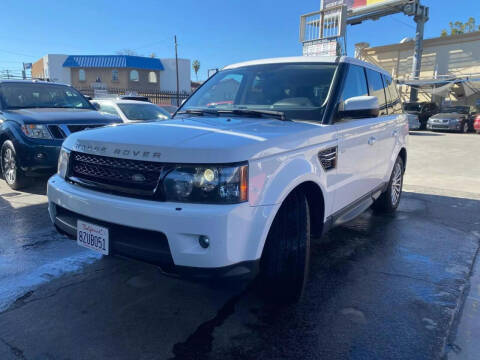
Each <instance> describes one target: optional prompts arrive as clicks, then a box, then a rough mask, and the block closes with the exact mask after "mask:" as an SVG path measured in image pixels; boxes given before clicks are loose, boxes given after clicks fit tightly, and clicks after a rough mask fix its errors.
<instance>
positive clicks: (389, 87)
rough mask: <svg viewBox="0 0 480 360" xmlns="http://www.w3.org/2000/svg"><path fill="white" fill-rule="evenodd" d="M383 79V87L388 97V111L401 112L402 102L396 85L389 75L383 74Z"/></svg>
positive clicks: (391, 112)
mask: <svg viewBox="0 0 480 360" xmlns="http://www.w3.org/2000/svg"><path fill="white" fill-rule="evenodd" d="M383 80H384V82H385V89H386V93H387V98H388V113H389V114H401V113H402V102H401V100H400V95H399V94H398V91H397V87H396V86H395V84H394V82H393V80H392V78H391V77H390V76H385V75H383Z"/></svg>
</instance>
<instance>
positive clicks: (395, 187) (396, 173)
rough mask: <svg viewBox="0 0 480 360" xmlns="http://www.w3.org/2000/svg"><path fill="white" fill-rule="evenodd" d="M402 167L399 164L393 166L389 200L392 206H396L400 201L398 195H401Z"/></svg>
mask: <svg viewBox="0 0 480 360" xmlns="http://www.w3.org/2000/svg"><path fill="white" fill-rule="evenodd" d="M402 182H403V178H402V167H401V165H400V164H399V163H397V164H395V169H394V170H393V178H392V185H391V186H392V191H391V194H390V196H391V200H392V205H394V206H396V205H397V203H398V201H399V200H400V194H401V193H402Z"/></svg>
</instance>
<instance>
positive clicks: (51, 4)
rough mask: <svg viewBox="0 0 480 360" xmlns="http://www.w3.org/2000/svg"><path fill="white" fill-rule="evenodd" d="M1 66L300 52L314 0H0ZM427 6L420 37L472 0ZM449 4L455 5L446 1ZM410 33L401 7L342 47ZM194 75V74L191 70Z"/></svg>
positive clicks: (479, 11) (463, 15) (210, 63)
mask: <svg viewBox="0 0 480 360" xmlns="http://www.w3.org/2000/svg"><path fill="white" fill-rule="evenodd" d="M0 2H1V4H0V12H1V13H2V30H1V31H0V70H5V69H9V70H17V71H18V70H20V69H21V67H22V62H34V61H36V60H38V59H39V58H40V57H42V56H43V55H45V54H48V53H50V54H69V55H73V54H79V55H95V54H98V55H100V54H101V55H106V54H115V53H116V52H117V51H120V50H123V49H130V50H134V51H136V52H137V53H138V54H139V55H145V56H149V55H150V54H152V53H154V54H155V55H156V56H157V57H160V58H170V57H174V56H175V52H174V42H173V37H174V35H177V39H178V55H179V57H182V58H188V59H191V60H192V61H193V60H195V59H198V60H199V61H200V71H199V73H198V78H199V80H203V79H205V78H206V77H207V71H208V69H212V68H221V67H223V66H225V65H228V64H231V63H235V62H239V61H244V60H251V59H259V58H266V57H277V56H296V55H301V53H302V47H301V44H300V43H299V41H298V37H299V21H300V15H302V14H305V13H309V12H312V11H316V10H318V9H319V7H320V0H296V1H286V0H277V1H271V0H222V1H220V0H181V1H178V0H177V1H176V0H168V1H167V0H139V1H131V0H115V1H113V0H75V1H73V0H42V1H38V0H29V1H27V0H0ZM422 3H423V4H424V5H427V6H429V7H430V20H429V21H428V23H427V24H426V28H425V37H426V38H431V37H436V36H439V35H440V32H441V30H442V29H444V28H447V27H448V23H449V22H450V21H457V20H461V21H467V20H468V18H469V17H470V16H475V15H477V16H478V17H477V19H476V20H477V24H480V1H478V0H455V1H451V0H422ZM452 4H454V6H452ZM414 36H415V23H414V21H413V19H412V18H411V17H407V16H405V15H403V14H396V15H391V16H388V17H385V18H382V19H380V20H377V21H367V22H365V23H363V24H361V25H356V26H349V27H348V29H347V49H348V55H351V56H353V52H354V44H355V43H358V42H362V41H366V42H369V43H370V45H371V46H376V45H385V44H391V43H397V42H399V41H400V40H402V39H403V38H405V37H414ZM192 80H195V75H194V73H193V71H192Z"/></svg>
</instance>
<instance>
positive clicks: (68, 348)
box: [0, 133, 480, 360]
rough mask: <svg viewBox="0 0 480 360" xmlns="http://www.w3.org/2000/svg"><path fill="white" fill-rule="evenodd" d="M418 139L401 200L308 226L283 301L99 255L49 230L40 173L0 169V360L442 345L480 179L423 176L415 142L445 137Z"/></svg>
mask: <svg viewBox="0 0 480 360" xmlns="http://www.w3.org/2000/svg"><path fill="white" fill-rule="evenodd" d="M419 134H421V133H419ZM446 136H447V140H442V141H450V139H453V140H452V141H455V139H456V138H455V136H456V135H454V136H453V137H450V134H448V135H446ZM458 136H462V135H458ZM467 136H470V135H467ZM472 136H475V135H472ZM425 138H427V137H426V136H425V137H422V136H416V137H413V136H412V138H411V152H410V157H409V170H408V171H409V173H408V175H407V178H406V189H407V192H405V193H404V197H403V199H402V203H401V206H400V209H399V211H398V212H397V213H396V214H395V215H393V216H376V215H374V214H373V213H372V212H367V213H365V214H363V215H362V216H361V217H360V218H358V219H356V220H354V221H353V222H351V223H349V224H347V225H346V226H343V227H340V228H337V229H334V230H332V231H331V232H330V233H329V234H328V235H327V236H326V237H324V238H323V239H315V242H314V244H313V245H312V252H313V256H312V264H311V274H310V275H311V276H310V280H309V282H308V285H307V290H306V295H305V297H304V299H303V300H302V302H301V303H300V304H298V305H296V306H291V307H274V306H271V305H269V304H266V303H264V302H263V301H262V299H261V298H260V297H259V296H258V295H257V294H258V292H257V291H256V284H255V283H253V284H249V285H243V286H240V285H235V284H208V285H205V284H196V283H191V282H184V281H180V280H177V279H173V278H169V277H165V276H163V275H161V274H160V272H159V271H158V269H156V268H155V267H153V266H149V265H145V264H142V263H138V262H134V261H128V260H124V259H117V258H108V257H104V258H101V257H98V256H96V255H93V254H92V253H91V252H90V251H88V250H83V249H80V248H78V247H77V246H76V244H75V243H74V242H73V241H71V240H68V239H65V238H64V237H62V236H60V235H57V234H56V232H55V230H54V228H53V227H52V226H51V225H50V223H49V219H48V213H47V211H46V208H47V206H46V200H45V197H44V196H43V195H42V194H43V193H44V183H43V184H42V183H40V184H39V185H38V186H37V187H36V188H34V189H29V191H30V192H29V193H22V192H15V191H11V190H9V189H8V188H7V187H6V186H5V184H4V183H3V182H1V181H0V195H1V197H0V359H2V360H3V359H35V360H37V359H49V360H51V359H250V358H255V359H283V358H285V359H319V358H325V359H438V358H441V357H442V356H443V355H444V353H445V352H446V351H447V350H449V349H452V348H455V346H456V344H457V343H459V341H458V339H455V334H456V332H455V329H456V320H457V318H458V314H459V310H460V309H461V308H462V305H463V302H464V299H465V298H467V293H468V285H469V280H470V279H469V277H470V273H471V270H472V267H473V265H474V260H475V257H476V255H477V251H478V246H479V241H480V216H479V214H480V187H478V191H476V192H475V189H476V188H475V186H474V185H475V184H476V183H475V181H476V180H475V177H476V175H475V171H477V170H475V169H472V170H469V167H468V166H465V171H464V172H463V173H462V176H463V177H468V174H469V173H471V174H472V176H471V177H470V178H468V181H467V182H466V183H467V184H468V185H469V186H470V187H468V188H467V187H465V188H456V189H452V188H451V187H450V186H449V183H445V184H444V183H442V182H441V181H436V182H435V184H436V186H428V185H429V184H428V181H430V180H429V179H427V178H425V177H423V175H422V176H420V175H418V172H419V171H426V172H428V171H429V169H428V168H424V165H423V159H420V154H422V153H423V152H424V149H423V147H428V148H431V147H432V146H439V147H441V146H443V144H444V143H442V142H441V141H440V138H442V137H428V140H425ZM468 141H476V140H475V138H473V137H468ZM477 144H478V145H477V146H478V147H479V148H477V151H476V153H477V154H480V137H478V143H477ZM462 146H463V145H461V144H460V149H459V150H458V151H470V150H471V149H472V148H471V144H468V146H469V148H468V149H467V148H465V149H464V150H462ZM447 160H448V159H447ZM477 160H478V159H473V160H472V161H477ZM445 162H446V164H445V166H446V167H447V165H448V161H445ZM431 163H432V164H435V167H437V166H439V165H437V163H436V162H435V161H432V162H431ZM477 163H478V162H477ZM435 169H436V171H437V170H438V169H437V168H435ZM410 171H412V173H410ZM447 171H448V169H445V172H447ZM440 172H441V171H440ZM440 178H441V177H440ZM417 179H421V181H417ZM431 181H433V180H431ZM446 181H448V182H450V181H452V180H451V178H450V177H448V179H447V180H446ZM478 181H480V180H478ZM479 184H480V183H479Z"/></svg>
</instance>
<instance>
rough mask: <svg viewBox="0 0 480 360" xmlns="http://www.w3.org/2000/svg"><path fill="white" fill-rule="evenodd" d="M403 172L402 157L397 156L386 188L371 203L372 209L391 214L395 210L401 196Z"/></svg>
mask: <svg viewBox="0 0 480 360" xmlns="http://www.w3.org/2000/svg"><path fill="white" fill-rule="evenodd" d="M403 173H404V164H403V160H402V158H401V157H400V156H399V157H398V158H397V161H395V165H393V170H392V174H391V175H390V181H389V182H388V187H387V190H385V191H384V192H383V193H382V195H380V197H379V198H378V199H377V200H375V202H374V203H373V205H372V209H373V210H374V211H375V212H377V213H383V214H391V213H393V212H395V211H396V210H397V208H398V205H399V204H400V199H401V197H402V188H403Z"/></svg>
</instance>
